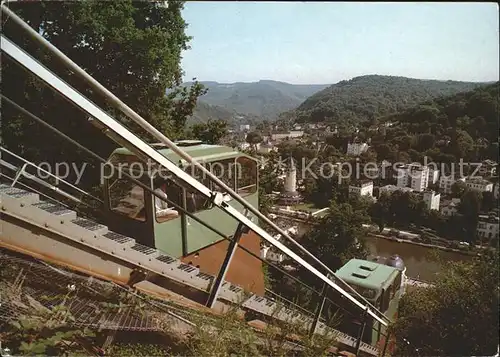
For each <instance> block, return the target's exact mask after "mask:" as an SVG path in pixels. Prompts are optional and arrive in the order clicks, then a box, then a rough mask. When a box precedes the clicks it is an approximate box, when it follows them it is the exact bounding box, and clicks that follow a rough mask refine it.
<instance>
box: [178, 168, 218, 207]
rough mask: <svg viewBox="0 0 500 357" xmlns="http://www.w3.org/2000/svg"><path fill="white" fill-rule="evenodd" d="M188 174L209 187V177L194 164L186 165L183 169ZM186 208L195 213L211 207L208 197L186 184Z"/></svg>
mask: <svg viewBox="0 0 500 357" xmlns="http://www.w3.org/2000/svg"><path fill="white" fill-rule="evenodd" d="M184 171H186V172H187V173H188V174H190V175H191V176H193V177H194V178H196V179H197V180H198V181H200V182H201V183H203V184H204V185H205V186H207V187H210V181H209V178H208V177H207V176H206V175H205V174H204V173H203V171H201V170H200V169H198V168H197V167H195V166H188V167H186V168H185V170H184ZM185 192H186V210H187V211H188V212H190V213H195V212H199V211H203V210H207V209H209V208H211V207H212V204H211V202H210V199H209V198H208V197H206V196H205V195H203V194H201V193H199V192H198V191H197V190H195V189H194V188H193V187H191V186H189V185H186V186H185Z"/></svg>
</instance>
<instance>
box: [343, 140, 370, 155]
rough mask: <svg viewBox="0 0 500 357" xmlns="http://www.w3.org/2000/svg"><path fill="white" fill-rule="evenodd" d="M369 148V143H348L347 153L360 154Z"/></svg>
mask: <svg viewBox="0 0 500 357" xmlns="http://www.w3.org/2000/svg"><path fill="white" fill-rule="evenodd" d="M368 148H369V146H368V144H367V143H347V155H349V156H359V155H361V154H362V153H364V152H365V151H367V150H368Z"/></svg>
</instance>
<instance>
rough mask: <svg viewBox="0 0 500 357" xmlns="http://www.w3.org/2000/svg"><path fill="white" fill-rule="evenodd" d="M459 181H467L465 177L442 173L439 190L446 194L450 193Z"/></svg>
mask: <svg viewBox="0 0 500 357" xmlns="http://www.w3.org/2000/svg"><path fill="white" fill-rule="evenodd" d="M457 181H462V182H465V177H460V178H458V177H457V176H455V175H449V176H448V175H441V177H439V191H441V193H444V194H450V193H451V186H453V184H454V183H455V182H457Z"/></svg>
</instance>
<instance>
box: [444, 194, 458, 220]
mask: <svg viewBox="0 0 500 357" xmlns="http://www.w3.org/2000/svg"><path fill="white" fill-rule="evenodd" d="M459 205H460V198H453V199H452V200H451V201H448V202H447V203H446V204H443V205H442V207H441V210H440V212H441V214H442V215H443V216H447V217H450V216H454V215H456V214H457V213H458V207H459Z"/></svg>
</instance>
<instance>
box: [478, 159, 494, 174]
mask: <svg viewBox="0 0 500 357" xmlns="http://www.w3.org/2000/svg"><path fill="white" fill-rule="evenodd" d="M497 167H498V163H496V162H495V161H493V160H490V159H487V160H484V161H483V162H482V163H481V166H480V167H479V170H478V172H479V175H483V176H494V175H495V174H496V172H497Z"/></svg>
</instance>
